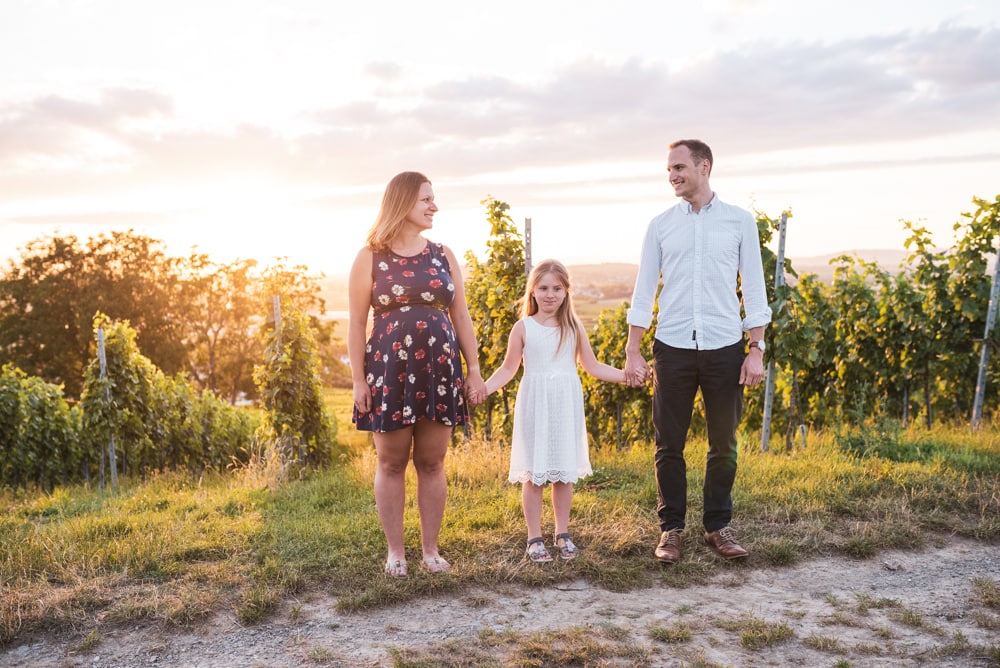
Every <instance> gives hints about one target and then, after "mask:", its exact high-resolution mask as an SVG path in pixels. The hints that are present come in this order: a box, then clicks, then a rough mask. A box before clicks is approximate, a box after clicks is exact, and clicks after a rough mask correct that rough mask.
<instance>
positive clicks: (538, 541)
mask: <svg viewBox="0 0 1000 668" xmlns="http://www.w3.org/2000/svg"><path fill="white" fill-rule="evenodd" d="M524 553H525V554H526V555H528V559H531V560H532V561H533V562H535V563H536V564H541V563H545V562H548V561H552V555H551V554H549V551H548V549H547V548H546V547H545V541H544V540H543V539H542V537H541V536H539V537H538V538H532V539H531V540H529V541H528V547H527V549H525V551H524Z"/></svg>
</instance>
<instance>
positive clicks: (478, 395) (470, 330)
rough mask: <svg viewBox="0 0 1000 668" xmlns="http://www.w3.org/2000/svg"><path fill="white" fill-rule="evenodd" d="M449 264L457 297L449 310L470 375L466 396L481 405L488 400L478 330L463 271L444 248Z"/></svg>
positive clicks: (453, 255) (466, 381) (451, 254)
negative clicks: (477, 335) (463, 278)
mask: <svg viewBox="0 0 1000 668" xmlns="http://www.w3.org/2000/svg"><path fill="white" fill-rule="evenodd" d="M442 248H443V249H444V253H445V256H446V257H447V258H448V264H450V265H451V279H452V282H453V283H454V285H455V297H454V299H452V301H451V306H450V307H449V308H448V314H449V315H450V316H451V324H452V326H453V327H454V328H455V337H456V338H457V339H458V347H459V348H460V349H461V351H462V357H464V358H465V364H466V367H467V369H468V373H467V375H466V378H465V390H466V396H468V398H469V401H470V402H472V404H473V405H476V404H479V403H481V402H482V401H484V400H485V399H486V383H484V382H483V374H482V372H481V371H480V369H479V343H478V342H477V341H476V328H475V327H474V326H473V325H472V316H471V315H469V305H468V304H466V303H465V283H464V281H463V280H462V269H461V267H460V266H459V264H458V260H457V259H455V254H454V253H452V252H451V249H450V248H448V247H447V246H442Z"/></svg>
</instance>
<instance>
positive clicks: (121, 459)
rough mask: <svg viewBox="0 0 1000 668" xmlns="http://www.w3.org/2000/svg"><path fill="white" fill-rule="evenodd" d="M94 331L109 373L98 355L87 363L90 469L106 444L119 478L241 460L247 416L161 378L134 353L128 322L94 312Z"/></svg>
mask: <svg viewBox="0 0 1000 668" xmlns="http://www.w3.org/2000/svg"><path fill="white" fill-rule="evenodd" d="M94 329H95V332H96V331H97V330H98V329H100V330H103V332H104V340H105V357H106V370H105V374H104V375H103V376H102V374H101V367H100V362H99V360H98V359H96V358H95V359H94V360H93V361H92V362H91V364H90V365H89V366H88V367H87V372H86V376H85V379H84V391H83V396H82V397H81V400H80V407H81V410H82V439H83V442H84V443H86V444H87V448H88V449H87V451H86V453H85V459H86V463H87V466H88V467H89V468H88V474H89V472H90V470H92V469H93V468H94V467H95V465H96V464H97V463H98V462H101V461H104V460H102V458H101V454H100V452H101V450H102V449H106V448H108V447H109V446H110V444H111V443H114V448H115V453H116V457H115V459H116V463H117V465H118V466H119V469H120V472H121V473H122V474H123V475H128V474H130V473H131V474H137V475H146V474H147V473H148V472H150V471H153V470H160V471H164V470H167V469H171V470H179V469H182V468H184V469H193V470H201V469H204V468H206V467H210V468H215V469H223V468H225V467H226V466H228V465H229V464H230V463H231V462H232V461H233V460H240V459H242V458H243V457H245V453H246V451H247V449H248V448H249V446H250V442H251V440H252V438H253V434H254V431H255V430H256V428H257V419H256V418H255V417H254V415H253V414H252V413H250V412H249V411H247V410H244V409H240V408H236V407H233V406H231V405H229V404H228V403H227V402H225V401H223V400H221V399H219V398H218V397H217V396H215V394H213V393H211V392H208V391H199V390H197V389H195V388H194V387H193V386H192V385H191V384H190V383H189V382H188V381H187V380H186V378H184V377H183V376H174V377H169V376H166V375H165V374H164V373H163V372H162V371H160V370H159V369H157V368H156V367H155V366H154V365H153V364H152V362H150V361H149V359H147V358H146V357H144V356H143V355H142V354H141V353H140V352H139V349H138V346H137V344H136V333H135V330H133V329H132V328H131V327H130V326H129V324H128V323H124V322H115V321H112V320H110V319H109V318H108V317H107V316H105V315H103V314H100V313H99V314H98V315H97V316H96V317H95V318H94ZM108 460H110V457H109V458H108ZM102 479H103V478H102Z"/></svg>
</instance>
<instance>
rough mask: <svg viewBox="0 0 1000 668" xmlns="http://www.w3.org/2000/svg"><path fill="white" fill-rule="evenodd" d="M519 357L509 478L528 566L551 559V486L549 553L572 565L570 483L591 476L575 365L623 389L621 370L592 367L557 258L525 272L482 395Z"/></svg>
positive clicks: (508, 374) (499, 383)
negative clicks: (546, 522) (515, 489)
mask: <svg viewBox="0 0 1000 668" xmlns="http://www.w3.org/2000/svg"><path fill="white" fill-rule="evenodd" d="M522 358H523V359H524V377H523V378H522V379H521V384H520V386H519V387H518V389H517V399H516V402H515V404H514V436H513V441H512V443H511V452H510V475H509V476H508V480H509V481H510V482H512V483H518V482H519V483H521V484H522V488H521V503H522V505H523V508H524V520H525V522H526V523H527V525H528V545H527V549H526V550H525V552H526V554H527V556H528V558H530V559H531V560H532V561H534V562H543V561H552V555H551V554H550V553H549V551H548V550H547V549H546V547H545V541H544V540H543V539H542V490H543V488H544V486H545V484H546V483H552V509H553V512H554V514H555V525H556V527H555V529H556V530H555V547H556V549H558V550H559V556H560V557H562V558H563V559H572V558H574V557H575V556H576V554H577V547H576V546H575V545H574V544H573V540H572V536H571V535H570V533H569V509H570V504H571V502H572V499H573V483H575V482H576V481H577V479H578V478H580V477H582V476H587V475H590V474H591V473H593V470H592V469H591V468H590V456H589V454H588V452H587V429H586V424H585V422H584V416H583V387H582V385H581V384H580V376H579V375H577V360H579V362H580V363H581V364H582V365H583V368H584V369H585V370H586V371H587V373H589V374H590V375H591V376H593V377H594V378H598V379H600V380H606V381H612V382H618V383H623V382H625V372H624V371H622V370H621V369H615V368H614V367H611V366H608V365H607V364H601V363H600V362H598V361H597V358H596V357H595V356H594V350H593V348H591V346H590V341H589V340H588V339H587V334H586V332H585V331H584V329H583V325H582V324H581V323H580V319H579V318H578V317H577V315H576V311H575V310H574V309H573V300H572V298H571V297H570V283H569V272H568V271H566V267H564V266H563V265H562V263H560V262H557V261H556V260H545V261H543V262H541V263H539V264H538V265H537V266H535V267H534V268H533V269H532V270H531V275H530V276H528V285H527V287H526V289H525V293H524V297H523V298H522V306H521V319H520V320H518V321H517V323H516V324H515V325H514V328H513V329H512V330H511V333H510V340H509V341H508V343H507V356H506V357H505V358H504V361H503V365H501V366H500V368H499V369H497V370H496V371H495V372H494V373H493V375H492V376H490V378H489V380H488V381H486V392H487V394H491V393H493V392H496V391H497V390H499V389H500V388H501V387H503V386H504V385H506V384H507V383H508V382H509V381H510V379H511V378H513V377H514V374H515V373H517V369H518V367H519V366H520V365H521V360H522Z"/></svg>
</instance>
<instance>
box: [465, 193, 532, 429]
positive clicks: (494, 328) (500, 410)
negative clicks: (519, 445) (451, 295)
mask: <svg viewBox="0 0 1000 668" xmlns="http://www.w3.org/2000/svg"><path fill="white" fill-rule="evenodd" d="M482 204H484V205H486V220H487V221H489V223H490V237H489V240H488V241H487V242H486V259H485V261H483V262H480V261H479V259H478V258H477V257H476V256H475V254H474V253H472V252H471V251H469V252H468V253H466V255H465V261H466V264H467V265H468V266H469V276H467V277H466V279H465V296H466V301H467V302H468V304H469V313H470V315H471V316H472V323H473V325H474V326H475V328H476V339H477V340H478V342H479V365H480V367H481V368H482V371H483V377H485V378H488V377H489V375H490V374H491V373H493V372H494V371H495V370H496V369H497V368H498V367H499V366H500V365H501V364H502V363H503V358H504V355H505V353H506V352H507V340H508V338H509V336H510V331H511V329H513V327H514V323H516V322H517V321H518V318H519V317H520V308H519V307H520V299H521V298H522V297H523V296H524V287H525V284H526V281H527V276H526V273H527V272H526V269H525V255H524V241H523V240H522V239H521V234H520V233H519V232H518V231H517V228H516V227H515V226H514V221H513V220H512V219H511V217H510V215H509V214H508V213H507V211H508V209H509V208H510V206H509V205H508V204H506V203H505V202H501V201H499V200H497V199H494V198H492V197H488V198H487V199H485V200H483V202H482ZM519 378H520V377H519V376H518V377H515V378H514V379H513V380H511V381H510V382H509V383H508V384H507V385H506V387H504V389H503V390H501V391H500V392H497V393H495V394H493V395H491V396H490V397H489V398H488V399H487V400H486V402H485V403H484V404H483V405H482V406H481V407H479V408H477V409H476V410H474V411H473V412H472V425H473V427H474V428H475V429H477V430H478V431H482V432H485V433H486V434H487V435H489V434H497V435H500V434H503V435H505V436H509V435H510V433H511V429H512V428H513V409H514V407H513V397H514V396H516V394H517V386H518V382H519Z"/></svg>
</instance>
